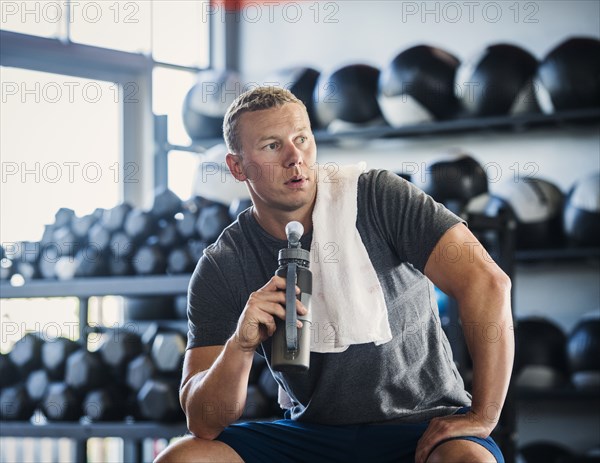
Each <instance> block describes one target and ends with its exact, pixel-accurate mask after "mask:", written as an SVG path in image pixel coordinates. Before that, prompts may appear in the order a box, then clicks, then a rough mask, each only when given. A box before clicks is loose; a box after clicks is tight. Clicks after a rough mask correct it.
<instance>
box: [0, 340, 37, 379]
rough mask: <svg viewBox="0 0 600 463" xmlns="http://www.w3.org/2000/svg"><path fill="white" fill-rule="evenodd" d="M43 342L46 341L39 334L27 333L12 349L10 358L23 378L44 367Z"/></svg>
mask: <svg viewBox="0 0 600 463" xmlns="http://www.w3.org/2000/svg"><path fill="white" fill-rule="evenodd" d="M43 344H44V341H43V340H42V338H41V336H40V335H39V334H37V333H27V334H26V335H25V336H23V337H22V338H21V339H19V340H18V341H17V342H16V343H15V345H14V346H13V348H12V349H11V351H10V353H9V356H10V360H11V361H12V363H14V365H15V366H16V367H17V368H18V370H19V373H20V375H21V377H22V378H25V377H27V375H28V374H29V373H31V372H32V371H33V370H38V369H40V368H41V367H42V346H43Z"/></svg>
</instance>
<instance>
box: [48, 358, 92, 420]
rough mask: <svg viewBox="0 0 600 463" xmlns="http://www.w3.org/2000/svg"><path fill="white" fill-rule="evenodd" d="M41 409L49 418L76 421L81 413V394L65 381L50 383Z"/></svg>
mask: <svg viewBox="0 0 600 463" xmlns="http://www.w3.org/2000/svg"><path fill="white" fill-rule="evenodd" d="M73 355H75V354H73ZM41 409H42V411H43V412H44V415H45V416H46V418H48V419H49V420H52V421H77V420H79V417H80V416H81V413H82V402H81V396H80V394H79V393H78V392H77V391H76V390H75V389H73V388H72V387H70V386H69V385H68V384H66V383H50V384H49V385H48V390H47V392H46V395H45V396H44V398H43V399H42V404H41Z"/></svg>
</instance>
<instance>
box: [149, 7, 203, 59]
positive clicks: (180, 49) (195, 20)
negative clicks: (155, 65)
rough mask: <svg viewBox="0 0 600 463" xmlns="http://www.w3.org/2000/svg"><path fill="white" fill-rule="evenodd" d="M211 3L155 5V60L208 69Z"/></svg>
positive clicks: (153, 24)
mask: <svg viewBox="0 0 600 463" xmlns="http://www.w3.org/2000/svg"><path fill="white" fill-rule="evenodd" d="M209 13H210V10H209V2H208V1H189V0H157V1H154V2H152V32H153V34H152V56H153V57H154V59H155V60H156V61H161V62H166V63H173V64H180V65H183V66H196V67H200V68H205V67H208V50H209V47H208V38H209V36H208V22H209V21H208V19H209Z"/></svg>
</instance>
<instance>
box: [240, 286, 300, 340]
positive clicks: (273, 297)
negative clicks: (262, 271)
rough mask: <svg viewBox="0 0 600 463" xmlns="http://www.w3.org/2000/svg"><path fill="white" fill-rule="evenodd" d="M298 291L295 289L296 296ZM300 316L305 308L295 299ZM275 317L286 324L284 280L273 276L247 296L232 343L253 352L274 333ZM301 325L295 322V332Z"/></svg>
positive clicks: (298, 289)
mask: <svg viewBox="0 0 600 463" xmlns="http://www.w3.org/2000/svg"><path fill="white" fill-rule="evenodd" d="M299 293H300V288H298V287H297V286H296V294H299ZM296 310H297V311H298V314H299V315H305V314H306V313H307V310H306V308H305V307H304V305H302V303H301V302H300V301H299V300H298V299H296ZM275 317H278V318H280V319H282V320H285V278H283V277H279V276H274V277H273V278H271V279H270V280H269V281H268V283H267V284H266V285H264V286H263V287H262V288H260V289H258V290H257V291H255V292H253V293H251V294H250V297H249V298H248V302H247V303H246V307H244V310H243V312H242V314H241V315H240V319H239V320H238V325H237V329H236V332H235V335H234V339H235V340H236V341H237V343H238V345H239V347H240V348H241V349H242V350H245V351H254V350H255V349H256V348H257V347H258V345H259V344H260V343H261V342H263V341H265V340H266V339H268V338H269V337H271V336H273V333H275ZM300 327H302V322H300V321H298V328H300Z"/></svg>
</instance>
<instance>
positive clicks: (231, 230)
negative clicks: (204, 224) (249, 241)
mask: <svg viewBox="0 0 600 463" xmlns="http://www.w3.org/2000/svg"><path fill="white" fill-rule="evenodd" d="M241 240H243V233H242V230H241V226H240V223H239V221H238V220H236V221H235V222H233V223H231V224H229V225H228V226H227V227H225V229H224V230H223V231H222V232H221V234H220V235H219V237H218V238H217V240H216V241H215V242H214V243H212V244H210V245H208V246H207V247H206V249H205V250H204V254H205V255H207V256H208V257H210V258H211V259H212V260H220V259H227V258H230V257H231V255H235V254H236V253H237V250H238V248H239V246H240V244H241Z"/></svg>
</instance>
